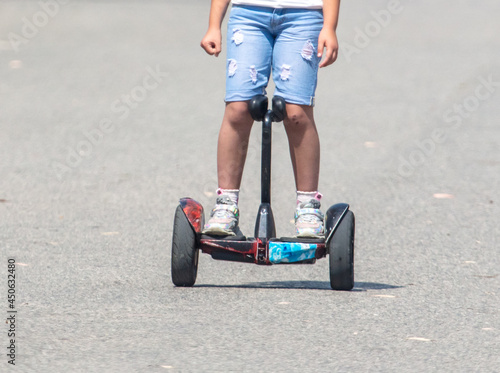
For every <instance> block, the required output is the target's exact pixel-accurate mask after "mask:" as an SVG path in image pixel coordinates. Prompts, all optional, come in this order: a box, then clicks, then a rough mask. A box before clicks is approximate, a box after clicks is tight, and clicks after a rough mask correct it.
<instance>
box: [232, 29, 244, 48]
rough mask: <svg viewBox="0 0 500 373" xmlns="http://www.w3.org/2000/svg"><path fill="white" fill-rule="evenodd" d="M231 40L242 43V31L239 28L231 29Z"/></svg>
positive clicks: (237, 43)
mask: <svg viewBox="0 0 500 373" xmlns="http://www.w3.org/2000/svg"><path fill="white" fill-rule="evenodd" d="M231 40H232V41H234V44H236V45H240V44H241V43H243V33H242V32H241V30H240V29H239V28H235V29H234V30H233V37H232V38H231Z"/></svg>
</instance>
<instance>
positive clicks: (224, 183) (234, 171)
mask: <svg viewBox="0 0 500 373" xmlns="http://www.w3.org/2000/svg"><path fill="white" fill-rule="evenodd" d="M252 124H253V119H252V117H251V116H250V113H249V112H248V103H247V102H246V101H235V102H228V103H227V104H226V110H225V112H224V118H223V119H222V125H221V128H220V131H219V142H218V146H217V176H218V182H219V188H222V189H239V188H240V184H241V177H242V175H243V167H244V165H245V159H246V155H247V149H248V139H249V137H250V130H251V129H252Z"/></svg>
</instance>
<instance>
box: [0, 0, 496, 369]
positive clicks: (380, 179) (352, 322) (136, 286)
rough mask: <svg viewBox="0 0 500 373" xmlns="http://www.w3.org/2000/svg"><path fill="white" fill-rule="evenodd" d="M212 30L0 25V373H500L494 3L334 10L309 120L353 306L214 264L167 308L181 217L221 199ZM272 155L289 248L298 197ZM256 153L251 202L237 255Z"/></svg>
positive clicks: (318, 288)
mask: <svg viewBox="0 0 500 373" xmlns="http://www.w3.org/2000/svg"><path fill="white" fill-rule="evenodd" d="M63 3H64V4H63ZM208 10H209V1H200V0H190V1H180V0H169V1H168V2H161V1H148V2H139V1H67V2H63V1H60V2H57V3H55V2H54V1H49V0H46V1H45V2H35V1H2V2H1V3H0V167H1V168H0V254H1V256H0V257H1V262H0V263H1V264H0V278H1V279H2V280H1V281H2V285H1V286H0V289H1V291H2V295H1V296H0V299H2V301H1V302H0V312H1V314H2V317H5V319H6V325H5V328H2V330H1V333H0V346H1V347H2V349H1V351H3V352H2V353H1V354H0V356H1V357H0V364H1V365H0V366H1V368H0V370H1V371H2V372H7V371H13V372H14V371H17V372H165V371H172V372H233V371H234V372H241V371H244V372H295V371H296V372H299V371H300V372H337V371H338V372H363V371H372V372H435V371H436V372H437V371H439V372H499V371H500V353H499V352H500V311H499V310H500V255H499V244H500V240H499V238H498V237H499V234H500V229H499V226H500V192H499V190H500V188H499V186H500V150H499V149H500V127H499V121H498V118H499V117H500V92H499V91H500V37H499V34H500V26H499V24H498V14H499V12H500V4H499V2H498V1H495V0H483V1H480V2H479V1H473V0H469V1H465V0H457V1H430V0H423V1H418V2H417V1H410V0H401V1H397V0H395V1H380V0H372V1H370V2H366V1H360V0H351V1H345V2H343V4H342V9H341V19H340V25H339V30H338V34H339V38H340V40H341V45H342V51H341V55H340V57H339V60H338V61H337V62H336V63H335V64H334V65H333V66H332V67H329V68H327V69H324V70H322V71H321V72H320V84H319V87H318V91H317V100H316V103H317V106H316V120H317V123H318V128H319V131H320V136H321V141H322V169H321V180H320V184H321V191H322V192H323V194H324V195H325V197H324V206H328V205H331V204H333V203H336V202H340V201H344V202H348V203H350V204H351V209H352V210H353V211H354V212H355V214H356V218H357V231H356V256H355V263H356V264H355V265H356V278H355V279H356V284H355V288H354V290H353V291H352V292H334V291H331V290H330V289H329V282H328V261H327V260H322V261H318V263H316V264H315V265H312V266H273V267H260V266H256V265H249V264H239V263H226V262H217V261H214V260H212V259H211V258H210V257H209V256H202V257H201V258H200V265H199V274H198V280H197V283H196V286H195V287H193V288H189V289H186V288H174V287H173V285H172V283H171V280H170V244H171V234H172V223H173V221H172V218H173V214H174V211H175V207H176V205H177V203H178V199H179V198H180V197H184V196H190V197H193V198H195V199H198V200H199V201H200V202H202V203H203V204H204V206H206V208H207V209H210V208H211V205H212V203H213V198H214V196H213V191H214V189H215V188H216V180H215V172H216V169H215V168H216V165H215V152H216V139H217V133H218V127H219V123H220V120H221V116H222V112H223V93H224V69H225V62H224V61H225V56H224V54H222V55H221V56H220V57H219V58H218V59H216V58H211V57H209V56H207V55H205V54H204V52H203V51H202V49H201V48H200V47H199V41H200V40H201V37H202V36H203V34H204V32H205V29H206V26H207V17H208ZM270 91H271V92H272V89H271V90H270ZM273 132H274V148H273V207H274V212H275V217H276V221H277V224H278V234H279V235H286V234H287V233H288V234H289V233H291V232H292V228H293V225H292V224H291V222H290V220H291V219H292V217H293V209H294V186H293V175H292V171H291V166H290V161H289V159H288V153H287V144H286V139H285V137H284V133H283V129H282V128H280V125H276V126H275V128H274V131H273ZM259 136H260V131H259V130H258V129H257V130H255V131H254V133H253V134H252V142H251V144H250V149H249V156H248V163H247V168H246V170H245V174H244V180H243V187H242V193H241V204H240V207H241V211H242V217H241V220H242V222H241V227H242V230H243V231H244V232H245V233H247V234H250V233H251V232H252V230H253V224H254V219H255V214H256V212H257V207H258V202H259V201H258V200H259V187H260V180H259V176H258V175H259V162H260V161H259ZM9 258H11V259H13V260H14V261H15V262H16V263H17V264H16V267H15V268H16V272H15V274H16V283H15V291H16V293H15V294H16V299H15V303H14V305H15V310H17V311H18V312H17V314H16V319H15V323H14V327H15V333H16V335H15V338H14V339H15V343H14V345H15V346H14V352H15V364H16V365H15V367H13V366H11V365H9V363H8V360H11V358H9V357H8V356H7V354H6V353H5V352H6V351H10V349H9V346H10V343H11V342H10V338H9V337H8V334H7V333H8V330H9V328H11V325H12V322H10V321H9V319H8V317H9V316H10V315H11V314H9V313H8V312H7V311H8V310H9V308H8V307H9V305H10V304H12V303H10V304H9V303H8V302H7V296H8V287H7V286H8V283H7V280H8V278H7V276H8V274H9V273H8V259H9Z"/></svg>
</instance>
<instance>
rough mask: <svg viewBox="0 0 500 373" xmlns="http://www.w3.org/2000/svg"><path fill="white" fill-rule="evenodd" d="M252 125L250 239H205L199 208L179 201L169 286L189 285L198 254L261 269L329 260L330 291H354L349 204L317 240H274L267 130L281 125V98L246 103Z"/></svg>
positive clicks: (334, 212) (335, 212)
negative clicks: (256, 200)
mask: <svg viewBox="0 0 500 373" xmlns="http://www.w3.org/2000/svg"><path fill="white" fill-rule="evenodd" d="M249 110H250V114H251V115H252V118H253V119H254V120H255V121H262V160H261V161H262V166H261V204H260V207H259V211H258V213H257V220H256V222H255V232H254V237H249V238H247V237H245V236H244V235H243V234H242V233H241V231H240V230H238V232H236V233H237V234H236V236H222V237H220V236H219V237H216V236H207V235H203V234H202V233H201V231H202V230H203V227H204V225H205V216H204V211H203V206H202V205H201V204H200V203H198V202H196V201H195V200H194V199H191V198H182V199H181V200H180V201H179V206H178V207H177V209H176V211H175V218H174V230H173V235H172V263H171V270H172V282H173V283H174V285H176V286H193V285H194V283H195V282H196V275H197V271H198V256H199V252H200V251H201V252H203V253H205V254H210V255H211V256H212V258H213V259H216V260H226V261H235V262H246V263H255V264H263V265H275V264H313V263H315V262H316V260H317V259H321V258H324V257H326V255H327V254H328V255H329V256H330V285H331V287H332V289H334V290H351V289H352V288H353V287H354V214H353V213H352V211H350V210H349V205H348V204H345V203H338V204H336V205H333V206H331V207H330V208H329V209H328V210H327V212H326V215H325V237H324V238H322V239H310V238H297V237H281V238H277V237H276V228H275V224H274V217H273V212H272V209H271V134H272V133H271V125H272V122H281V121H282V120H283V119H284V117H285V113H286V103H285V100H284V99H283V98H281V97H278V96H275V97H274V98H273V100H272V109H269V110H268V99H267V97H266V96H264V95H258V96H255V97H254V98H252V100H250V102H249Z"/></svg>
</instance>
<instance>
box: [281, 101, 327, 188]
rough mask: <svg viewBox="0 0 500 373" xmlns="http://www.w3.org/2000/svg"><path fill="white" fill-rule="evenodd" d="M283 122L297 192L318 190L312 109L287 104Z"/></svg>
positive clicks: (316, 140) (317, 145) (317, 154)
mask: <svg viewBox="0 0 500 373" xmlns="http://www.w3.org/2000/svg"><path fill="white" fill-rule="evenodd" d="M286 110H287V118H286V119H285V120H284V125H285V130H286V134H287V136H288V145H289V147H290V158H291V160H292V166H293V174H294V176H295V185H296V187H297V190H300V191H303V192H308V191H317V190H318V179H319V161H320V144H319V137H318V132H317V130H316V124H315V123H314V115H313V107H312V106H306V105H295V104H287V106H286Z"/></svg>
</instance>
